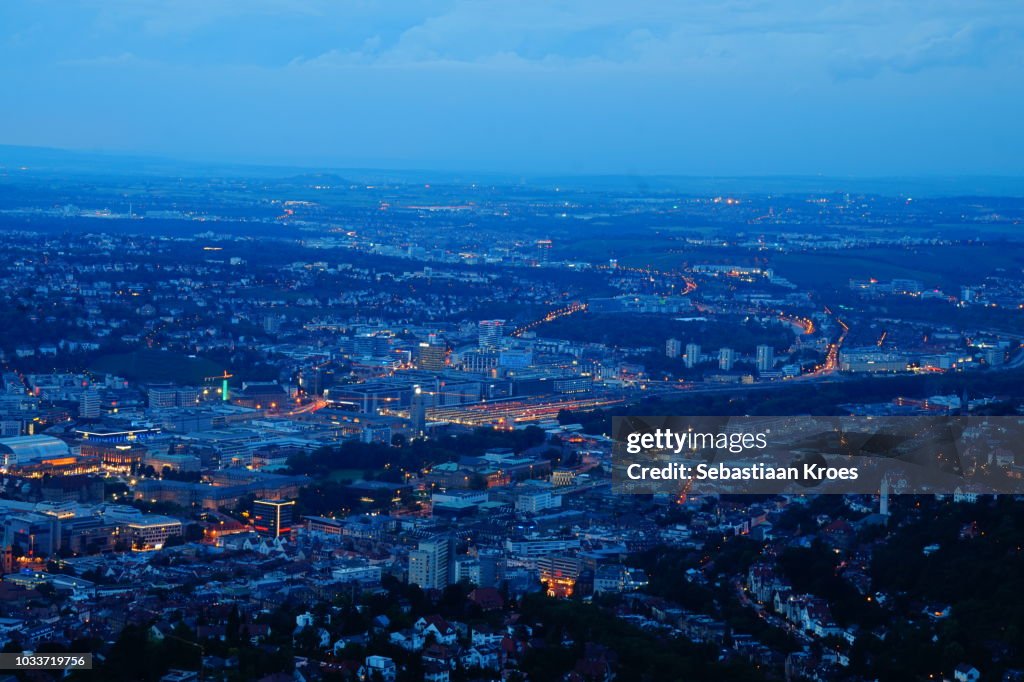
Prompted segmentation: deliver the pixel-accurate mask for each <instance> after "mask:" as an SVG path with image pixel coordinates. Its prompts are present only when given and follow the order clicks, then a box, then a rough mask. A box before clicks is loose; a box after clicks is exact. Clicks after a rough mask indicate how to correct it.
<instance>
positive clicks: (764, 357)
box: [757, 346, 775, 372]
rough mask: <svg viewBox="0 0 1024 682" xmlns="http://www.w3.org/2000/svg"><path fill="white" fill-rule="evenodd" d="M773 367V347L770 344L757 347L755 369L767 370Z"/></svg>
mask: <svg viewBox="0 0 1024 682" xmlns="http://www.w3.org/2000/svg"><path fill="white" fill-rule="evenodd" d="M774 367H775V349H774V348H772V347H771V346H758V347H757V371H758V372H767V371H770V370H771V369H773V368H774Z"/></svg>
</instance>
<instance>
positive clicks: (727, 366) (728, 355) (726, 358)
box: [718, 348, 736, 372]
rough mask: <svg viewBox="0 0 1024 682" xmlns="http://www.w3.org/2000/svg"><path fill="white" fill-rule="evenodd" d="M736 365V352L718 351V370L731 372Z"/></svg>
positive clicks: (728, 349)
mask: <svg viewBox="0 0 1024 682" xmlns="http://www.w3.org/2000/svg"><path fill="white" fill-rule="evenodd" d="M734 364H736V351H734V350H733V349H732V348H722V349H720V350H719V351H718V369H721V370H724V371H726V372H728V371H730V370H732V366H733V365H734Z"/></svg>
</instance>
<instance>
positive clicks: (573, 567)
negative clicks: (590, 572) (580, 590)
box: [537, 554, 583, 598]
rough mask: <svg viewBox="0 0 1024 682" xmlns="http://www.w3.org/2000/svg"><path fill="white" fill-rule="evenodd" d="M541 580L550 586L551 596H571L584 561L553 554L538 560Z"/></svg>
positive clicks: (549, 592)
mask: <svg viewBox="0 0 1024 682" xmlns="http://www.w3.org/2000/svg"><path fill="white" fill-rule="evenodd" d="M537 568H538V569H540V579H541V582H543V583H545V584H547V586H548V590H547V591H548V596H549V597H562V598H565V597H571V596H572V593H573V588H575V587H576V581H577V580H578V579H579V577H580V573H581V572H582V568H583V567H582V563H581V562H580V560H579V559H578V558H576V557H570V556H566V555H558V554H552V555H549V556H543V557H541V558H540V559H538V560H537Z"/></svg>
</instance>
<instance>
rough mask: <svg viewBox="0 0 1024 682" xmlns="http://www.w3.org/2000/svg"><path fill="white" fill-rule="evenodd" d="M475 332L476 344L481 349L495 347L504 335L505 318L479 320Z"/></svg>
mask: <svg viewBox="0 0 1024 682" xmlns="http://www.w3.org/2000/svg"><path fill="white" fill-rule="evenodd" d="M477 333H478V341H477V345H478V346H479V347H480V348H481V349H493V348H497V347H498V346H499V345H500V344H501V338H502V337H503V336H504V335H505V320H481V321H480V324H479V325H478V332H477Z"/></svg>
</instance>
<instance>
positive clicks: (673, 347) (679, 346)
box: [665, 339, 683, 358]
mask: <svg viewBox="0 0 1024 682" xmlns="http://www.w3.org/2000/svg"><path fill="white" fill-rule="evenodd" d="M682 354H683V342H682V341H680V340H679V339H669V340H668V341H666V342H665V355H666V356H667V357H670V358H678V357H679V356H680V355H682Z"/></svg>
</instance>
